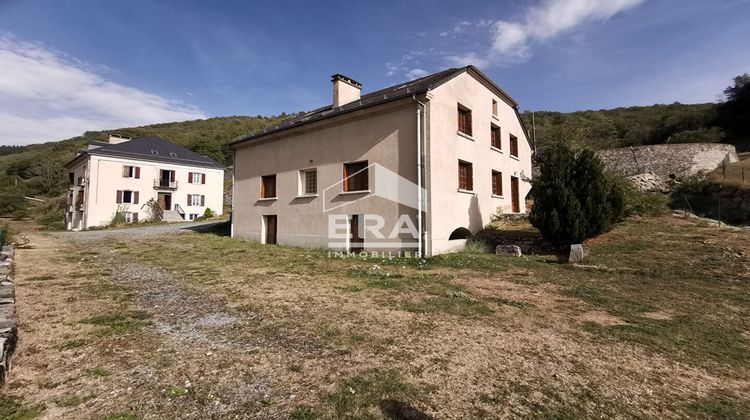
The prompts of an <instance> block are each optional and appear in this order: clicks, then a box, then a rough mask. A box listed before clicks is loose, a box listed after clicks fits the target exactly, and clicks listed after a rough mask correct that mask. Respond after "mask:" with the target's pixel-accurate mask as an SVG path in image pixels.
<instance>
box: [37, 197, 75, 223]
mask: <svg viewBox="0 0 750 420" xmlns="http://www.w3.org/2000/svg"><path fill="white" fill-rule="evenodd" d="M67 203H68V199H67V197H66V196H65V195H61V196H58V197H53V198H48V199H46V201H45V202H44V203H41V204H38V205H36V206H35V207H33V215H34V218H35V219H36V221H37V222H39V223H40V224H41V225H44V227H46V228H48V229H55V230H63V229H65V208H66V206H67Z"/></svg>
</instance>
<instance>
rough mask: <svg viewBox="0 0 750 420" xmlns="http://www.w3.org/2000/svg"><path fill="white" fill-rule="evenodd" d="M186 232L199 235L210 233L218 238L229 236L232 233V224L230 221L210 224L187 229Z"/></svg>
mask: <svg viewBox="0 0 750 420" xmlns="http://www.w3.org/2000/svg"><path fill="white" fill-rule="evenodd" d="M185 230H191V231H193V232H197V233H210V234H213V235H216V236H229V235H230V234H231V231H232V224H231V223H229V220H224V221H221V222H216V223H210V224H205V225H200V226H191V227H186V228H185Z"/></svg>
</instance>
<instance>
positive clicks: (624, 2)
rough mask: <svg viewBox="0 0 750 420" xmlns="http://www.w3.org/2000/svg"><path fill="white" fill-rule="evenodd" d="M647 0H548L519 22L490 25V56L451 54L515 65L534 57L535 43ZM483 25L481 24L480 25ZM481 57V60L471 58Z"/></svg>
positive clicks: (458, 59)
mask: <svg viewBox="0 0 750 420" xmlns="http://www.w3.org/2000/svg"><path fill="white" fill-rule="evenodd" d="M644 1H645V0H544V1H542V2H540V3H537V4H536V5H533V6H531V7H529V8H528V9H526V11H525V12H523V13H522V15H521V17H520V18H519V19H517V20H515V21H505V20H499V21H497V22H494V24H493V25H490V28H491V30H490V35H491V39H490V41H491V45H492V46H491V48H490V50H489V51H488V52H487V54H486V58H482V57H480V56H479V55H478V54H477V53H467V54H464V55H458V56H456V55H454V56H449V57H447V58H448V60H449V61H450V62H451V63H452V64H455V65H462V64H463V63H466V64H469V63H472V64H478V65H482V64H484V65H487V64H491V63H494V64H500V65H507V64H514V63H519V62H523V61H525V60H527V59H528V58H529V57H531V47H532V44H533V43H535V42H541V41H546V40H549V39H552V38H554V37H556V36H560V35H562V34H564V33H566V32H569V31H571V30H573V29H575V28H577V27H579V26H581V25H585V24H587V23H592V22H603V21H607V20H609V19H611V18H612V17H614V16H615V15H617V14H618V13H621V12H624V11H626V10H628V9H631V8H633V7H635V6H638V5H639V4H641V3H643V2H644ZM477 26H478V27H480V28H481V25H477ZM473 59H479V60H480V61H479V63H477V62H471V61H470V60H473Z"/></svg>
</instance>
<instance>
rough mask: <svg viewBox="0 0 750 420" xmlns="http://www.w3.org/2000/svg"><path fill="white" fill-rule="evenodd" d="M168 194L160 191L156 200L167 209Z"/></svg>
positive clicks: (162, 207) (163, 208)
mask: <svg viewBox="0 0 750 420" xmlns="http://www.w3.org/2000/svg"><path fill="white" fill-rule="evenodd" d="M166 196H167V195H166V194H165V193H158V194H157V195H156V200H157V202H158V203H159V207H161V209H162V210H166V205H167V203H166V198H165V197H166Z"/></svg>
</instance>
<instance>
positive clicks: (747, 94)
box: [717, 73, 750, 137]
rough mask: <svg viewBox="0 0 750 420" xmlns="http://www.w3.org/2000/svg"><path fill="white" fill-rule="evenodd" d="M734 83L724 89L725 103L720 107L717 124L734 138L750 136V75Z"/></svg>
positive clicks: (735, 79) (739, 77) (742, 76)
mask: <svg viewBox="0 0 750 420" xmlns="http://www.w3.org/2000/svg"><path fill="white" fill-rule="evenodd" d="M733 81H734V84H733V85H732V86H729V87H727V88H726V89H724V98H725V101H724V102H723V103H721V104H720V105H719V110H718V111H719V115H718V117H717V123H718V124H719V125H720V126H721V127H723V128H724V129H725V130H726V131H728V132H730V133H731V134H732V135H733V136H734V137H745V136H750V74H747V73H745V74H743V75H740V76H737V77H735V78H734V80H733Z"/></svg>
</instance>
